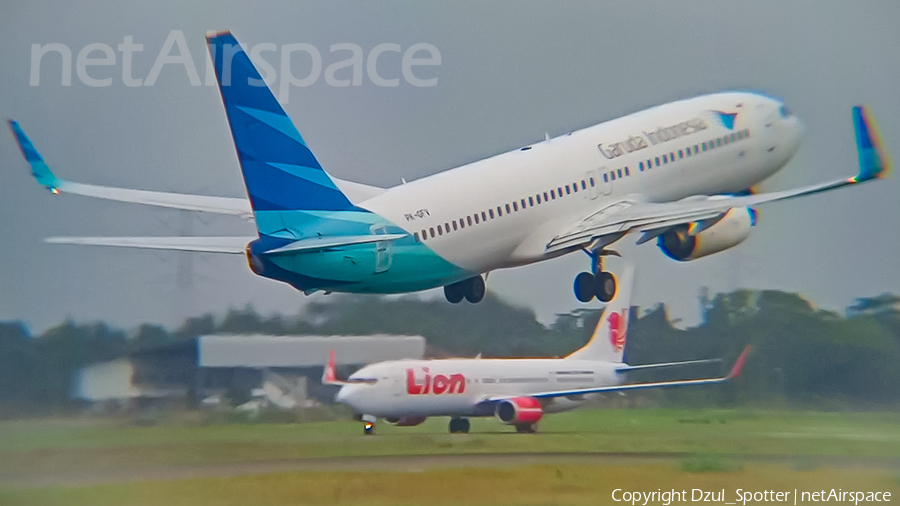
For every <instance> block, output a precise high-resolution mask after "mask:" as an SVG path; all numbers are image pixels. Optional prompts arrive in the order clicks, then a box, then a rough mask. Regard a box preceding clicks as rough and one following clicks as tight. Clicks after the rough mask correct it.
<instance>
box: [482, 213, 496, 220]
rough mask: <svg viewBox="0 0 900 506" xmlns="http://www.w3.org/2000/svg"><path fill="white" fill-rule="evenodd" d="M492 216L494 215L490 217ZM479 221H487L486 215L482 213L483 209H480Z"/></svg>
mask: <svg viewBox="0 0 900 506" xmlns="http://www.w3.org/2000/svg"><path fill="white" fill-rule="evenodd" d="M493 217H494V216H493V215H491V218H493ZM481 221H487V215H486V214H484V211H481Z"/></svg>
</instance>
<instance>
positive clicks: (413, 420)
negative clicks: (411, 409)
mask: <svg viewBox="0 0 900 506" xmlns="http://www.w3.org/2000/svg"><path fill="white" fill-rule="evenodd" d="M425 418H426V417H424V416H401V417H399V418H385V419H384V420H385V421H386V422H388V423H391V424H394V425H396V426H397V427H415V426H416V425H419V424H420V423H422V422H424V421H425Z"/></svg>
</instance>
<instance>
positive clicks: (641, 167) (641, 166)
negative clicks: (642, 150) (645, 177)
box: [638, 162, 644, 172]
mask: <svg viewBox="0 0 900 506" xmlns="http://www.w3.org/2000/svg"><path fill="white" fill-rule="evenodd" d="M638 170H639V171H641V172H644V162H641V163H639V164H638Z"/></svg>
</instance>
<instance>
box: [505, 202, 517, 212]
mask: <svg viewBox="0 0 900 506" xmlns="http://www.w3.org/2000/svg"><path fill="white" fill-rule="evenodd" d="M506 205H507V206H508V205H509V204H506ZM518 210H519V203H518V202H513V211H518Z"/></svg>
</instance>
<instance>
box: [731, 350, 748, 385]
mask: <svg viewBox="0 0 900 506" xmlns="http://www.w3.org/2000/svg"><path fill="white" fill-rule="evenodd" d="M749 353H750V346H749V345H748V346H747V347H746V348H744V351H742V352H741V354H740V355H739V356H738V358H737V360H735V362H734V366H732V367H731V372H730V373H728V379H734V378H737V377H738V376H740V375H741V369H743V368H744V362H746V361H747V355H748V354H749Z"/></svg>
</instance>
